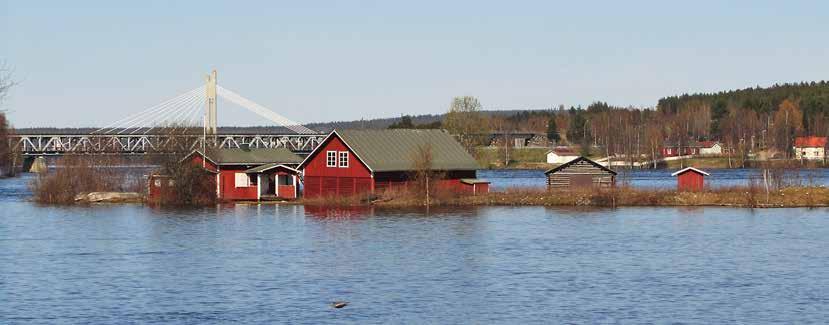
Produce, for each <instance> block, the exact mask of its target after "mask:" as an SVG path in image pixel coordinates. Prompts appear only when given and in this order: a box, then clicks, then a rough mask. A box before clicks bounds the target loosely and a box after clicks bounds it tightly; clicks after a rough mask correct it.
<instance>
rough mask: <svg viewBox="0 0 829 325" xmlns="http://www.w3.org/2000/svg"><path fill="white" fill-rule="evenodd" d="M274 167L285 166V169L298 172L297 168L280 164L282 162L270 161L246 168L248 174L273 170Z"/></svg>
mask: <svg viewBox="0 0 829 325" xmlns="http://www.w3.org/2000/svg"><path fill="white" fill-rule="evenodd" d="M273 168H284V169H287V170H289V171H291V172H294V173H297V170H296V169H293V168H291V167H288V166H285V165H283V164H280V163H270V164H264V165H261V166H257V167H253V168H251V169H248V170H246V171H245V173H247V174H257V173H261V172H264V171H268V170H271V169H273Z"/></svg>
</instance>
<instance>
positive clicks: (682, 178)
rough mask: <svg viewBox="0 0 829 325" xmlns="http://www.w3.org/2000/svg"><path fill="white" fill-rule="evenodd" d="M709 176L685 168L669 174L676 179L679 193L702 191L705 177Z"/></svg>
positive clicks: (692, 168) (700, 171) (699, 171)
mask: <svg viewBox="0 0 829 325" xmlns="http://www.w3.org/2000/svg"><path fill="white" fill-rule="evenodd" d="M709 175H710V174H708V173H706V172H704V171H702V170H699V169H696V168H694V167H686V168H685V169H682V170H679V171H677V172H675V173H673V174H671V176H675V177H676V178H677V179H676V181H677V182H676V184H677V185H676V186H677V190H679V191H702V190H703V189H704V188H705V176H709Z"/></svg>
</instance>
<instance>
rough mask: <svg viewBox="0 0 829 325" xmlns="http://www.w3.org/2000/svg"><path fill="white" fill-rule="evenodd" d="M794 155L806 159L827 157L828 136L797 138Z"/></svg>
mask: <svg viewBox="0 0 829 325" xmlns="http://www.w3.org/2000/svg"><path fill="white" fill-rule="evenodd" d="M794 157H795V158H797V159H805V160H823V159H824V158H826V137H797V138H795V139H794Z"/></svg>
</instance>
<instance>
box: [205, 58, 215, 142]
mask: <svg viewBox="0 0 829 325" xmlns="http://www.w3.org/2000/svg"><path fill="white" fill-rule="evenodd" d="M216 77H217V73H216V70H213V72H211V73H210V74H209V75H207V82H206V85H205V92H206V95H207V100H206V101H205V103H206V105H207V107H206V109H205V110H204V115H205V116H204V121H205V125H204V133H205V134H206V135H210V136H213V137H214V138H215V137H216V134H218V132H217V128H216V124H217V123H216V105H217V101H216V94H217V92H216Z"/></svg>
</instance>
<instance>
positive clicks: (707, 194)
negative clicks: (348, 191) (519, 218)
mask: <svg viewBox="0 0 829 325" xmlns="http://www.w3.org/2000/svg"><path fill="white" fill-rule="evenodd" d="M431 202H432V204H430V206H562V207H566V206H570V207H573V206H575V207H636V206H641V207H688V206H700V207H702V206H727V207H741V208H794V207H829V188H826V187H787V188H783V189H780V190H770V191H769V192H768V193H766V192H765V190H763V189H760V188H756V187H732V188H722V189H709V190H706V191H701V192H678V191H675V190H648V189H634V188H629V187H622V188H616V189H612V190H601V191H546V190H544V189H510V190H506V191H497V192H491V193H487V194H481V195H475V196H458V195H441V196H437V197H433V198H431ZM290 204H300V205H307V206H331V207H348V206H377V207H415V206H424V201H423V199H422V198H420V197H416V196H414V195H400V194H396V195H394V196H390V197H384V196H380V197H378V198H377V199H374V200H371V201H369V200H365V199H360V198H338V199H324V198H323V199H300V200H297V201H293V202H290Z"/></svg>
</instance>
